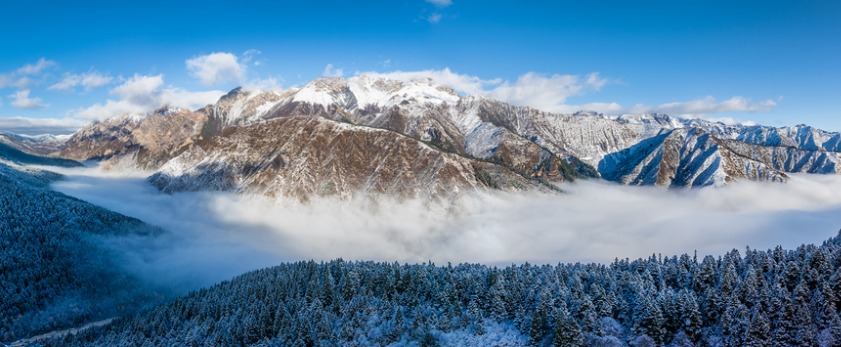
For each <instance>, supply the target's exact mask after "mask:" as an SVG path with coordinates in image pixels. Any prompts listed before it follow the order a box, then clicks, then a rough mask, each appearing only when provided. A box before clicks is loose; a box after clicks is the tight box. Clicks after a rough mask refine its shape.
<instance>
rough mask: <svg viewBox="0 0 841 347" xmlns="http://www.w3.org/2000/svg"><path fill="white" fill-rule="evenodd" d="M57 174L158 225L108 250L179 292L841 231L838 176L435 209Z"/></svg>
mask: <svg viewBox="0 0 841 347" xmlns="http://www.w3.org/2000/svg"><path fill="white" fill-rule="evenodd" d="M51 169H53V170H55V168H51ZM59 171H60V172H61V173H63V174H64V175H65V179H63V180H61V181H58V182H56V183H54V184H53V188H54V189H55V190H57V191H60V192H62V193H65V194H67V195H71V196H74V197H77V198H80V199H83V200H86V201H88V202H91V203H93V204H96V205H100V206H103V207H106V208H108V209H111V210H113V211H116V212H119V213H122V214H125V215H129V216H133V217H137V218H139V219H141V220H143V221H146V222H147V223H151V224H155V225H158V226H160V227H162V228H164V229H166V230H167V231H168V233H165V234H164V235H159V236H156V237H136V238H116V239H114V240H113V241H112V242H111V246H113V247H115V248H116V249H117V250H118V251H119V254H121V256H123V257H124V258H125V260H126V264H128V266H129V268H130V269H131V270H132V271H135V272H137V273H138V274H139V275H141V276H143V277H145V278H147V279H148V280H149V281H152V282H156V283H158V284H161V285H165V286H170V287H172V288H175V289H178V290H186V289H192V288H195V287H197V286H204V285H209V284H212V283H215V282H218V281H220V280H224V279H229V278H231V277H233V276H235V275H237V274H241V273H243V272H247V271H250V270H255V269H259V268H263V267H267V266H272V265H276V264H278V263H281V262H285V261H297V260H309V259H314V260H331V259H336V258H343V259H345V260H377V261H388V262H393V261H398V262H410V263H412V262H425V261H432V262H434V263H438V264H441V263H446V262H452V263H461V262H470V263H483V264H490V265H507V264H511V263H523V262H530V263H549V264H556V263H559V262H562V263H570V262H572V263H574V262H601V263H609V262H611V261H613V260H614V259H616V258H619V259H624V258H630V259H635V258H639V257H648V256H651V255H652V254H662V255H663V256H671V255H679V254H682V253H689V254H692V253H693V252H695V251H697V252H698V255H699V256H704V255H707V254H712V255H716V256H717V255H722V254H724V253H725V252H728V251H730V250H732V249H738V250H739V251H743V250H744V249H745V247H748V246H750V247H751V248H754V249H769V248H773V247H775V246H777V245H782V246H783V247H785V248H794V247H797V246H799V245H801V244H804V243H820V242H821V241H823V240H825V239H827V238H830V237H832V236H835V235H836V234H837V233H838V230H839V228H841V194H837V193H836V192H839V191H841V177H839V176H822V175H794V176H793V177H792V179H791V181H790V182H789V183H787V184H772V183H755V182H740V183H737V184H732V185H729V186H726V187H722V188H705V189H694V190H668V189H663V188H657V187H628V186H621V185H616V184H612V183H607V182H601V181H578V182H576V183H570V184H563V185H561V188H562V189H563V190H564V191H565V193H564V194H536V193H503V192H487V193H478V194H474V195H469V196H464V197H462V198H461V199H460V200H459V201H456V202H449V203H447V204H446V205H444V204H429V203H428V202H424V201H414V200H410V201H399V202H398V201H393V200H389V199H387V198H383V197H360V198H357V199H354V200H335V199H327V198H316V199H314V200H311V201H310V202H309V203H306V204H303V203H300V202H299V201H297V200H283V199H273V198H267V197H262V196H249V195H237V194H232V193H222V192H194V193H176V194H164V193H160V192H159V191H158V190H157V189H155V188H154V187H152V186H151V185H150V184H149V183H148V182H147V181H146V179H145V177H147V175H148V174H149V173H146V172H134V173H127V172H119V171H103V170H100V169H98V168H95V167H89V168H81V169H61V170H59Z"/></svg>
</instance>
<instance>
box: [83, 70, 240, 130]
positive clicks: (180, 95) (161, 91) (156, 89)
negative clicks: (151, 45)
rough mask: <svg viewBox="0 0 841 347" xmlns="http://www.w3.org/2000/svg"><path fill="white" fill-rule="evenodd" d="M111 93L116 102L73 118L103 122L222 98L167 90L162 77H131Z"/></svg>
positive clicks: (214, 94)
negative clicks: (128, 114)
mask: <svg viewBox="0 0 841 347" xmlns="http://www.w3.org/2000/svg"><path fill="white" fill-rule="evenodd" d="M110 93H111V95H115V96H117V97H118V99H117V100H108V101H106V102H105V103H97V104H94V105H93V106H90V107H87V108H84V109H80V110H77V111H75V112H72V114H73V115H74V116H75V117H78V118H81V119H85V120H102V119H106V118H110V117H114V116H118V115H121V114H125V113H131V114H143V113H147V112H150V111H152V110H154V109H156V108H159V107H162V106H173V107H182V108H188V109H195V108H199V107H202V106H204V105H207V104H210V103H213V102H216V101H217V100H218V99H219V97H221V96H222V95H224V94H225V92H224V91H221V90H210V91H199V92H194V91H188V90H184V89H181V88H176V87H166V86H164V77H163V75H134V76H132V77H131V78H129V79H128V80H126V81H125V82H124V83H123V84H121V85H119V86H117V87H114V88H113V89H111V91H110Z"/></svg>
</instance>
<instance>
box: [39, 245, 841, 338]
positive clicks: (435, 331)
mask: <svg viewBox="0 0 841 347" xmlns="http://www.w3.org/2000/svg"><path fill="white" fill-rule="evenodd" d="M839 293H841V234H839V236H838V237H835V238H833V239H831V240H829V241H827V242H825V243H824V244H823V245H821V246H814V245H804V246H801V247H799V248H797V249H795V250H789V251H786V250H783V249H782V248H779V247H778V248H775V249H771V250H766V251H759V250H753V249H747V250H746V251H745V252H744V254H742V253H740V252H739V251H737V250H733V251H731V252H729V253H727V254H725V255H724V256H722V257H719V258H714V257H711V256H707V257H705V258H704V259H697V258H696V257H695V256H691V255H687V254H684V255H681V256H671V257H661V256H654V255H652V256H651V257H650V258H648V259H639V260H634V261H629V260H616V261H615V262H613V263H612V264H609V265H600V264H559V265H557V266H550V265H540V266H535V265H529V264H524V265H514V266H508V267H504V268H496V267H488V266H483V265H472V264H461V265H457V266H452V265H446V266H436V265H433V264H418V265H400V264H396V263H391V264H389V263H374V262H346V261H342V260H336V261H331V262H327V263H315V262H298V263H290V264H283V265H280V266H277V267H273V268H268V269H264V270H259V271H255V272H251V273H248V274H245V275H242V276H239V277H237V278H234V279H233V280H231V281H226V282H222V283H220V284H218V285H215V286H212V287H210V288H207V289H202V290H199V291H196V292H193V293H191V294H189V295H187V296H185V297H183V298H180V299H177V300H175V301H173V302H171V303H169V304H166V305H163V306H160V307H157V308H155V309H152V310H149V311H147V312H144V313H141V314H139V315H136V316H130V317H125V318H122V319H120V320H118V321H116V322H115V323H113V324H111V325H109V326H107V327H104V328H101V329H91V330H88V331H86V332H82V333H80V334H78V335H76V336H68V337H66V338H63V339H59V340H55V341H52V342H50V343H49V345H53V346H174V345H185V346H451V345H459V346H491V345H493V346H665V345H668V346H838V345H841V319H839V315H838V314H839V309H841V296H839Z"/></svg>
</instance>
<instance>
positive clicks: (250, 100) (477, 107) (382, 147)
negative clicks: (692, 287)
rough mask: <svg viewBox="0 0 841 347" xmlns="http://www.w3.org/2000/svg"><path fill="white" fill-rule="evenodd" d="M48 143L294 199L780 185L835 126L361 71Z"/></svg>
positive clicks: (825, 147)
mask: <svg viewBox="0 0 841 347" xmlns="http://www.w3.org/2000/svg"><path fill="white" fill-rule="evenodd" d="M9 142H13V143H14V142H15V141H14V140H10V141H9ZM42 143H43V142H42ZM52 144H53V148H54V151H53V153H52V155H53V156H57V157H61V158H67V159H73V160H79V161H84V160H91V159H94V160H102V161H103V162H104V163H105V164H106V166H110V167H128V168H140V169H145V170H154V171H155V173H154V174H153V175H152V176H151V177H150V180H151V182H152V183H153V184H155V185H156V186H157V187H159V188H160V189H161V190H163V191H168V192H174V191H193V190H227V191H237V192H250V193H262V194H267V195H277V196H289V197H293V198H298V199H301V200H306V199H308V198H310V197H312V196H340V197H350V196H353V195H354V194H358V193H360V192H379V193H385V194H391V195H396V196H399V197H405V198H414V197H420V198H448V197H452V196H454V195H457V194H461V193H463V192H466V191H473V190H477V189H479V190H481V189H504V190H530V189H539V190H553V189H557V188H555V186H554V185H553V184H552V183H554V182H563V181H570V180H574V179H578V178H594V177H601V178H604V179H606V180H609V181H615V182H619V183H622V184H629V185H658V186H664V187H703V186H720V185H724V184H727V183H728V182H731V181H738V180H755V181H774V182H785V181H786V180H788V173H795V172H804V173H819V174H837V173H838V172H839V166H838V162H839V159H841V158H839V154H838V152H839V151H841V135H839V133H837V132H827V131H823V130H819V129H815V128H812V127H810V126H806V125H797V126H792V127H782V128H775V127H769V126H761V125H727V124H723V123H717V122H711V121H706V120H701V119H681V118H676V117H671V116H668V115H662V114H640V115H622V116H606V115H602V114H596V113H587V112H579V113H575V114H555V113H548V112H543V111H539V110H536V109H534V108H530V107H520V106H513V105H510V104H507V103H504V102H500V101H496V100H491V99H487V98H484V97H479V96H461V95H459V94H457V93H456V92H455V91H454V90H453V89H451V88H449V87H446V86H443V85H440V84H436V83H434V82H433V81H432V80H429V79H419V80H413V81H410V82H401V81H395V80H389V79H383V78H375V77H371V76H365V75H363V76H357V77H352V78H348V79H341V78H321V79H317V80H314V81H312V82H310V83H309V84H307V85H305V86H303V87H301V88H292V89H288V90H283V91H275V92H264V91H256V90H254V91H247V90H243V89H240V88H237V89H234V90H232V91H231V92H230V93H228V94H227V95H225V96H223V97H222V98H221V99H220V100H219V101H218V102H217V103H215V104H212V105H207V106H206V107H204V108H201V109H198V110H184V109H175V108H168V107H166V108H162V109H160V110H157V111H155V112H152V113H150V114H147V115H123V116H119V117H115V118H111V119H107V120H104V121H102V122H98V123H94V124H91V125H88V126H86V127H84V128H83V129H81V130H79V131H78V132H77V133H76V134H74V135H73V136H71V137H70V138H69V139H67V140H66V141H65V142H63V143H60V144H58V143H57V142H55V141H54V142H52ZM14 146H15V147H17V148H19V149H21V150H29V151H33V148H37V147H35V146H33V145H31V144H28V145H27V144H25V143H23V142H22V141H18V145H14ZM27 146H28V147H27ZM43 147H44V146H41V148H40V149H38V151H40V153H44V150H43Z"/></svg>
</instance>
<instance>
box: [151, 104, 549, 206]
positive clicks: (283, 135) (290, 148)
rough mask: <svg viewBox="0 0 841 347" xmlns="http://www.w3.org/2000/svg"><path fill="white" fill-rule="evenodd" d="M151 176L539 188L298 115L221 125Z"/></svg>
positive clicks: (324, 187) (311, 191)
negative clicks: (213, 134) (221, 127)
mask: <svg viewBox="0 0 841 347" xmlns="http://www.w3.org/2000/svg"><path fill="white" fill-rule="evenodd" d="M150 180H151V181H152V183H153V184H154V185H156V186H157V187H158V188H160V189H161V190H163V191H166V192H174V191H196V190H207V189H212V190H232V191H237V192H248V193H258V194H266V195H269V196H285V197H296V198H299V199H301V200H307V199H309V198H310V197H313V196H339V197H342V198H350V197H352V196H353V195H355V194H357V193H362V192H364V193H372V192H373V193H383V194H388V195H390V196H394V197H398V198H424V199H435V198H448V197H453V196H455V195H458V194H459V193H461V192H465V191H472V190H476V189H484V188H491V187H493V188H499V189H506V190H523V189H535V188H539V186H540V184H539V182H536V181H533V180H531V179H529V178H527V177H523V176H521V175H518V174H517V173H515V172H512V171H511V170H509V169H508V168H506V167H504V166H501V165H497V164H493V163H488V162H483V161H478V160H475V159H470V158H465V157H462V156H459V155H457V154H454V153H447V152H444V151H441V150H439V149H437V148H435V147H432V146H429V145H427V144H424V143H422V142H420V141H417V140H415V139H413V138H410V137H406V136H403V135H400V134H397V133H395V132H392V131H387V130H382V129H374V128H369V127H362V126H356V125H351V124H345V123H339V122H335V121H331V120H327V119H324V118H320V117H302V116H292V117H285V118H280V119H274V120H270V121H267V122H263V123H255V124H251V125H247V126H241V127H231V128H227V129H225V130H224V131H223V132H222V133H220V134H219V136H215V137H212V138H209V139H205V140H202V141H199V142H197V143H195V144H194V145H192V146H190V149H188V150H187V151H185V152H183V153H181V154H180V155H178V156H176V157H175V158H173V159H172V160H170V161H169V162H167V163H166V164H165V165H164V166H163V167H162V168H161V169H160V170H159V171H158V172H157V173H155V174H154V175H153V176H152V177H151V178H150ZM542 189H548V188H547V187H543V188H542Z"/></svg>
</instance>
